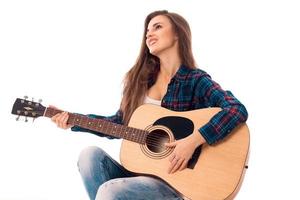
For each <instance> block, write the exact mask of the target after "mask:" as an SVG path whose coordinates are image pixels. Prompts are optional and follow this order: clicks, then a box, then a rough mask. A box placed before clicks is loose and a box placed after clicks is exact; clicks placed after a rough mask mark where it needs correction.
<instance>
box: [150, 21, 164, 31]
mask: <svg viewBox="0 0 300 200" xmlns="http://www.w3.org/2000/svg"><path fill="white" fill-rule="evenodd" d="M158 24H162V23H161V22H156V23H154V24H153V25H152V27H155V26H156V25H158ZM147 31H149V28H147Z"/></svg>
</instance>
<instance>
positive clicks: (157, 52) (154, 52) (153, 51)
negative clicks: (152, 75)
mask: <svg viewBox="0 0 300 200" xmlns="http://www.w3.org/2000/svg"><path fill="white" fill-rule="evenodd" d="M149 52H150V53H151V54H152V55H154V56H157V55H158V54H159V51H158V50H157V49H149Z"/></svg>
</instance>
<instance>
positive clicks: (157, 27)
mask: <svg viewBox="0 0 300 200" xmlns="http://www.w3.org/2000/svg"><path fill="white" fill-rule="evenodd" d="M154 28H155V30H158V29H160V28H162V26H161V25H159V24H158V25H156V26H155V27H154Z"/></svg>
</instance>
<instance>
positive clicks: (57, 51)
mask: <svg viewBox="0 0 300 200" xmlns="http://www.w3.org/2000/svg"><path fill="white" fill-rule="evenodd" d="M158 9H167V10H169V11H173V12H177V13H179V14H181V15H182V16H184V17H185V18H186V19H187V21H188V22H189V23H190V26H191V29H192V34H193V50H194V55H195V58H196V60H197V63H198V65H199V67H200V68H202V69H204V70H205V71H207V72H208V73H209V74H210V75H211V76H212V78H213V79H214V80H215V81H217V82H219V83H220V84H221V85H222V87H223V88H224V89H228V90H231V91H232V92H233V93H234V94H235V96H237V97H238V98H239V99H240V100H241V101H242V102H243V103H244V104H245V105H246V107H247V109H248V111H249V120H248V126H249V128H250V131H251V154H250V160H249V169H248V171H247V173H246V176H245V180H244V183H243V185H242V188H241V190H240V192H239V194H238V196H237V198H236V199H238V200H250V199H251V200H253V199H300V194H299V179H300V173H299V168H300V165H299V162H298V160H299V155H298V154H299V153H298V152H299V145H298V143H299V138H300V136H299V134H300V133H299V129H298V126H297V124H299V116H298V113H299V111H300V110H299V107H298V104H299V101H300V99H299V94H298V92H299V89H298V87H297V85H299V84H300V81H299V78H298V73H296V70H297V67H298V68H299V66H300V61H299V56H300V54H299V53H300V51H299V50H300V39H299V38H300V37H299V36H300V31H299V20H298V19H299V18H300V12H299V10H300V9H299V6H298V5H297V3H296V1H291V0H285V1H283V0H282V1H276V0H273V1H271V0H270V1H267V0H251V1H243V0H236V1H234V0H229V1H214V0H210V1H199V0H198V1H175V0H170V1H168V0H166V1H153V0H152V1H150V0H149V1H146V0H140V1H121V0H120V1H105V2H104V1H103V2H100V1H79V0H77V1H74V0H73V1H67V0H52V1H38V0H36V1H33V0H28V1H16V0H9V1H8V0H7V1H5V0H4V1H1V3H0V67H1V68H0V70H1V74H0V87H1V98H0V123H1V131H0V137H1V138H0V162H1V163H0V199H1V200H4V199H5V200H17V199H18V200H19V199H22V200H24V199H26V200H27V199H30V200H44V199H47V200H52V199H53V200H54V199H55V200H60V199H82V200H83V199H87V195H86V193H85V190H84V188H83V184H82V182H81V178H80V175H79V173H78V171H77V166H76V164H77V158H78V154H79V152H80V151H81V150H82V149H83V148H84V147H86V146H89V145H97V146H100V147H102V148H103V149H105V150H106V151H108V152H109V153H110V154H111V155H112V156H113V157H114V158H115V159H118V154H119V145H120V140H114V141H110V140H107V139H104V138H98V137H96V136H94V135H90V134H87V133H75V132H71V131H65V130H61V129H58V128H57V127H56V126H55V125H54V124H53V123H52V122H51V121H50V120H49V119H47V118H38V119H36V120H35V122H34V123H32V122H31V120H30V122H28V123H25V122H22V121H20V122H16V121H15V116H13V115H11V114H10V112H11V107H12V104H13V102H14V100H15V98H17V97H23V95H28V96H30V98H31V97H34V98H35V100H38V99H39V98H42V99H43V100H44V101H43V105H45V106H48V105H49V104H52V105H56V106H58V107H60V108H62V109H65V110H68V111H73V112H78V113H84V114H86V113H96V114H102V115H110V114H113V113H114V112H115V111H116V110H117V108H118V106H119V102H120V98H121V89H122V79H123V77H124V74H125V73H126V72H127V70H129V68H130V67H131V66H132V65H133V64H134V62H135V60H136V58H137V55H138V53H139V48H140V44H141V37H142V32H143V22H144V18H145V17H146V15H147V14H148V13H150V12H152V11H154V10H158ZM23 121H24V119H23Z"/></svg>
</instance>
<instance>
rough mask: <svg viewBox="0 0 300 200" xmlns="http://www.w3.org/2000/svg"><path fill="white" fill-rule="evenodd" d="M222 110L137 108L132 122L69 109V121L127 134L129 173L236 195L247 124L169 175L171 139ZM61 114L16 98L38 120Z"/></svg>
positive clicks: (206, 198) (124, 159) (188, 194)
mask: <svg viewBox="0 0 300 200" xmlns="http://www.w3.org/2000/svg"><path fill="white" fill-rule="evenodd" d="M220 110H221V109H220V108H205V109H199V110H193V111H186V112H175V111H171V110H168V109H165V108H162V107H159V106H156V105H151V104H144V105H142V106H140V107H138V108H137V109H136V110H135V111H134V113H133V115H132V117H131V119H130V122H129V124H128V126H124V125H119V124H115V123H112V122H108V121H106V120H104V119H94V118H89V117H87V116H85V115H80V114H73V113H69V119H68V124H71V125H76V126H80V127H83V128H86V129H89V130H93V131H96V132H101V133H104V134H107V135H111V136H115V137H118V138H123V141H122V145H121V150H120V161H121V164H122V165H123V166H124V167H125V168H126V169H127V170H129V171H131V172H134V173H137V174H143V175H150V176H155V177H157V178H160V179H162V180H163V181H164V182H166V183H167V184H169V185H170V186H171V187H173V188H174V189H175V190H177V191H178V192H179V193H180V194H182V197H183V198H185V199H193V200H223V199H226V200H228V199H233V198H234V197H235V195H236V194H237V192H238V191H239V188H240V186H241V183H242V181H243V177H244V174H245V171H246V169H247V160H248V159H247V158H248V152H249V144H250V136H249V130H248V127H247V125H246V124H245V123H243V124H241V125H239V126H238V127H236V128H235V129H234V130H233V131H232V133H231V134H230V135H229V136H227V137H226V139H224V140H223V141H221V142H218V143H217V144H216V145H211V146H210V145H207V144H204V145H201V146H199V147H198V148H197V149H196V150H195V152H194V154H193V156H192V158H191V159H190V160H189V162H188V165H187V168H186V169H184V170H182V171H177V172H175V173H173V174H169V173H168V172H167V171H168V170H167V169H168V166H169V161H168V157H169V155H170V154H171V153H172V151H173V150H174V148H167V147H165V145H164V144H165V143H166V142H170V141H174V140H179V139H181V138H184V137H186V136H188V135H190V134H199V132H198V129H199V127H201V126H203V125H204V124H206V123H207V122H208V121H209V120H210V119H211V118H212V117H213V116H214V115H215V114H216V113H218V112H219V111H220ZM60 112H62V111H61V110H57V109H54V108H50V107H44V106H43V105H42V104H41V103H38V102H33V101H28V100H26V99H20V98H17V99H16V101H15V103H14V105H13V108H12V114H15V115H18V117H17V118H19V116H25V117H26V119H27V117H33V118H37V117H40V116H45V117H52V116H54V115H55V114H57V113H60Z"/></svg>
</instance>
